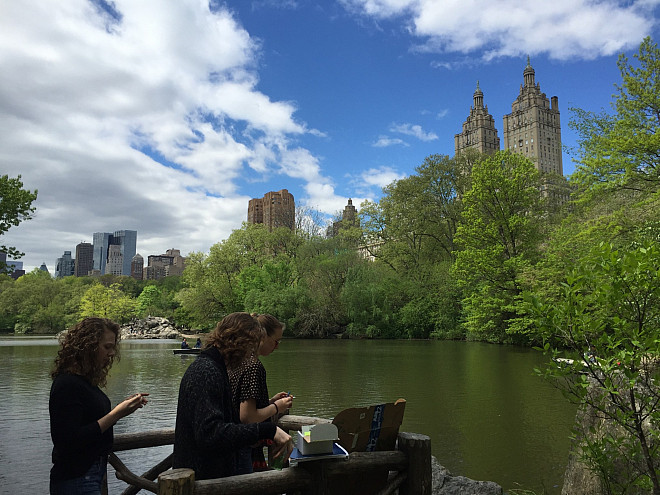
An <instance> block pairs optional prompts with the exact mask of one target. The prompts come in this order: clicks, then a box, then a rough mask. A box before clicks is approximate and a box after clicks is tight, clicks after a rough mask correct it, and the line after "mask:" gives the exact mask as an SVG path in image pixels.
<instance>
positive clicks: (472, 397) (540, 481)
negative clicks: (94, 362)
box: [0, 339, 575, 494]
mask: <svg viewBox="0 0 660 495" xmlns="http://www.w3.org/2000/svg"><path fill="white" fill-rule="evenodd" d="M121 345H122V359H121V361H120V362H119V363H116V364H115V366H114V368H113V370H112V372H111V375H110V377H109V380H108V387H107V389H106V393H107V394H108V396H109V397H110V399H111V401H112V403H113V404H116V403H117V402H119V401H120V400H122V399H123V398H125V397H126V396H127V395H128V394H130V393H133V392H138V391H139V392H149V393H150V394H151V395H150V402H149V404H148V405H147V407H145V408H144V409H140V410H138V411H137V412H136V413H135V414H133V415H132V416H130V417H128V418H125V419H123V420H121V421H120V422H119V423H118V424H117V425H116V426H115V432H117V433H122V432H135V431H144V430H152V429H161V428H173V427H174V422H175V415H176V402H177V395H178V387H179V381H180V379H181V376H182V375H183V373H184V371H185V369H186V368H187V366H188V365H189V364H190V363H191V362H192V360H193V359H194V356H185V355H184V356H181V355H176V356H175V355H173V354H172V348H174V347H177V346H178V341H152V340H149V341H124V342H122V344H121ZM56 353H57V342H56V341H55V340H54V339H0V376H1V377H2V380H1V381H0V417H1V418H2V419H3V421H2V422H0V439H1V440H0V463H1V464H2V466H3V468H2V470H0V493H7V494H10V493H11V494H14V493H46V492H47V486H48V473H49V470H50V450H51V442H50V433H49V428H48V391H49V389H50V378H49V372H50V369H51V366H52V363H53V359H54V357H55V355H56ZM541 361H542V356H540V355H539V354H537V353H536V352H534V351H531V350H529V349H518V348H511V347H504V346H494V345H487V344H480V343H465V342H398V341H395V342H389V341H387V342H378V341H297V340H295V341H294V340H284V341H283V342H282V344H281V345H280V348H279V349H278V350H277V352H275V353H273V354H272V355H271V356H268V357H266V358H263V362H264V365H265V366H266V369H267V371H268V381H269V388H270V391H271V394H274V393H275V392H278V391H280V390H283V391H291V392H292V393H293V394H294V395H295V396H296V399H295V401H294V408H293V410H292V413H293V414H301V415H310V416H322V417H332V416H334V415H335V414H336V413H337V412H339V411H341V410H342V409H345V408H347V407H355V406H362V405H370V404H375V403H380V402H384V401H394V400H396V399H397V398H399V397H403V398H405V399H406V400H407V401H408V403H407V405H406V413H405V415H404V422H403V425H402V429H403V430H405V431H414V432H418V433H424V434H426V435H429V436H430V437H431V441H432V449H433V453H434V455H435V456H436V457H437V458H438V460H439V461H440V463H441V464H443V465H445V466H446V467H447V468H448V469H449V470H450V471H452V472H454V473H455V474H461V475H464V476H468V477H472V478H475V479H489V480H493V481H496V482H498V483H500V484H501V485H502V486H503V487H504V488H505V489H508V488H519V487H522V488H528V489H534V490H536V491H537V492H539V493H542V492H543V490H544V489H545V490H546V491H547V493H550V494H554V493H556V494H558V493H560V491H561V482H562V477H563V471H564V467H565V463H566V459H567V453H568V447H569V440H568V433H569V429H570V426H571V425H572V421H573V418H574V414H575V409H574V407H573V406H571V405H570V404H567V403H566V401H565V400H564V398H563V397H562V396H561V394H560V393H559V392H558V391H556V390H555V389H553V388H552V387H551V386H549V385H548V384H546V383H544V382H543V381H542V380H540V379H539V378H537V377H535V376H533V374H532V371H531V370H532V369H533V368H534V366H538V365H539V364H540V362H541ZM170 452H171V446H169V447H168V446H166V447H157V448H153V449H147V450H143V451H140V452H139V453H130V452H125V453H121V454H120V458H121V459H122V461H124V462H125V463H126V465H128V466H129V468H131V469H132V470H133V471H134V472H136V473H142V472H144V471H146V470H147V469H148V468H149V467H151V466H153V465H154V464H156V463H157V462H159V461H161V460H162V459H163V458H164V457H166V456H167V455H168V454H169V453H170ZM124 488H125V484H124V483H123V482H120V481H118V480H116V479H114V473H112V474H111V476H110V493H111V494H114V493H121V491H122V490H123V489H124Z"/></svg>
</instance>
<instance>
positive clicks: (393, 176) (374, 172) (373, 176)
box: [359, 166, 405, 188]
mask: <svg viewBox="0 0 660 495" xmlns="http://www.w3.org/2000/svg"><path fill="white" fill-rule="evenodd" d="M404 177H405V176H404V175H402V174H400V173H399V172H397V171H396V170H394V169H393V168H392V167H386V166H383V167H379V168H370V169H369V170H365V171H364V172H362V173H361V174H360V177H359V178H360V180H361V182H362V183H363V184H365V185H367V186H377V187H379V188H383V187H385V186H387V185H389V184H391V183H392V182H394V181H395V180H399V179H403V178H404Z"/></svg>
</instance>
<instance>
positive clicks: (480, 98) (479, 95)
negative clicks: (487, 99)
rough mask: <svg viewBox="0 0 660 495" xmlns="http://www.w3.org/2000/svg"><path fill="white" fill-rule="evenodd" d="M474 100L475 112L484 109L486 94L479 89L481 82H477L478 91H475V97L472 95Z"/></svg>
mask: <svg viewBox="0 0 660 495" xmlns="http://www.w3.org/2000/svg"><path fill="white" fill-rule="evenodd" d="M472 99H473V100H474V108H475V110H476V109H478V108H483V107H484V93H483V92H482V91H481V89H480V88H479V81H477V89H476V90H475V91H474V95H472Z"/></svg>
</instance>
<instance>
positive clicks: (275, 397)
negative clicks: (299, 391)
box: [270, 392, 289, 404]
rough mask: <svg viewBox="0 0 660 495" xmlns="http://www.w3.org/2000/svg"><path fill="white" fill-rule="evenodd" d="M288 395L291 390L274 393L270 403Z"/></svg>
mask: <svg viewBox="0 0 660 495" xmlns="http://www.w3.org/2000/svg"><path fill="white" fill-rule="evenodd" d="M287 395H289V392H279V393H277V394H275V395H273V397H272V398H271V399H270V403H271V404H272V403H273V402H275V401H276V400H279V399H281V398H282V397H286V396H287Z"/></svg>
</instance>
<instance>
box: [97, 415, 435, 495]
mask: <svg viewBox="0 0 660 495" xmlns="http://www.w3.org/2000/svg"><path fill="white" fill-rule="evenodd" d="M329 422H330V421H329V420H327V419H322V418H314V417H307V416H293V415H286V416H282V418H280V421H279V426H280V427H281V428H282V429H284V430H289V431H291V430H300V429H301V428H302V426H303V425H311V424H319V423H329ZM172 444H174V429H167V430H153V431H148V432H142V433H123V434H117V435H115V441H114V446H113V450H114V452H113V453H112V454H110V457H109V462H110V464H111V465H112V467H113V468H114V469H115V471H116V475H117V478H118V479H120V480H122V481H124V482H126V483H128V484H129V485H131V486H129V487H128V488H127V489H126V490H124V492H123V493H122V495H134V494H136V493H138V492H139V491H140V490H141V489H144V490H147V491H150V492H152V493H157V494H158V495H174V494H176V495H209V494H212V493H215V494H218V493H222V494H223V495H239V494H240V495H252V494H255V495H257V494H259V495H269V494H273V495H275V494H280V493H288V494H299V495H329V494H331V493H333V490H332V483H333V480H336V479H341V478H342V477H344V476H346V475H351V474H352V475H360V476H362V475H364V476H368V475H369V473H370V472H372V471H379V470H380V471H382V470H384V469H386V470H388V471H390V475H389V477H388V480H387V483H386V485H385V487H384V488H382V490H381V491H380V492H378V495H387V494H392V493H394V492H395V491H396V490H397V489H398V490H399V493H400V494H401V495H406V494H407V495H427V494H428V495H430V493H431V439H430V438H429V437H427V436H426V435H419V434H416V433H403V432H400V433H399V435H398V438H397V450H390V451H382V452H352V453H351V454H349V457H348V459H347V460H336V459H325V460H318V461H314V462H303V463H299V464H298V465H297V466H296V467H294V468H285V469H282V470H281V471H266V472H261V473H253V474H244V475H238V476H231V477H229V478H218V479H212V480H202V481H195V476H194V472H193V471H192V470H191V469H170V468H171V467H172V455H169V456H168V457H166V458H165V459H163V460H162V461H161V462H160V463H158V464H157V465H156V466H154V467H152V468H151V469H149V470H148V471H146V472H145V473H144V474H142V475H141V476H138V475H136V474H134V473H132V472H131V471H130V470H129V469H128V468H127V467H126V466H125V465H124V463H122V462H121V460H120V459H119V458H118V457H117V455H116V453H117V452H122V451H126V450H135V449H143V448H148V447H158V446H161V445H172ZM154 480H157V481H154Z"/></svg>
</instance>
